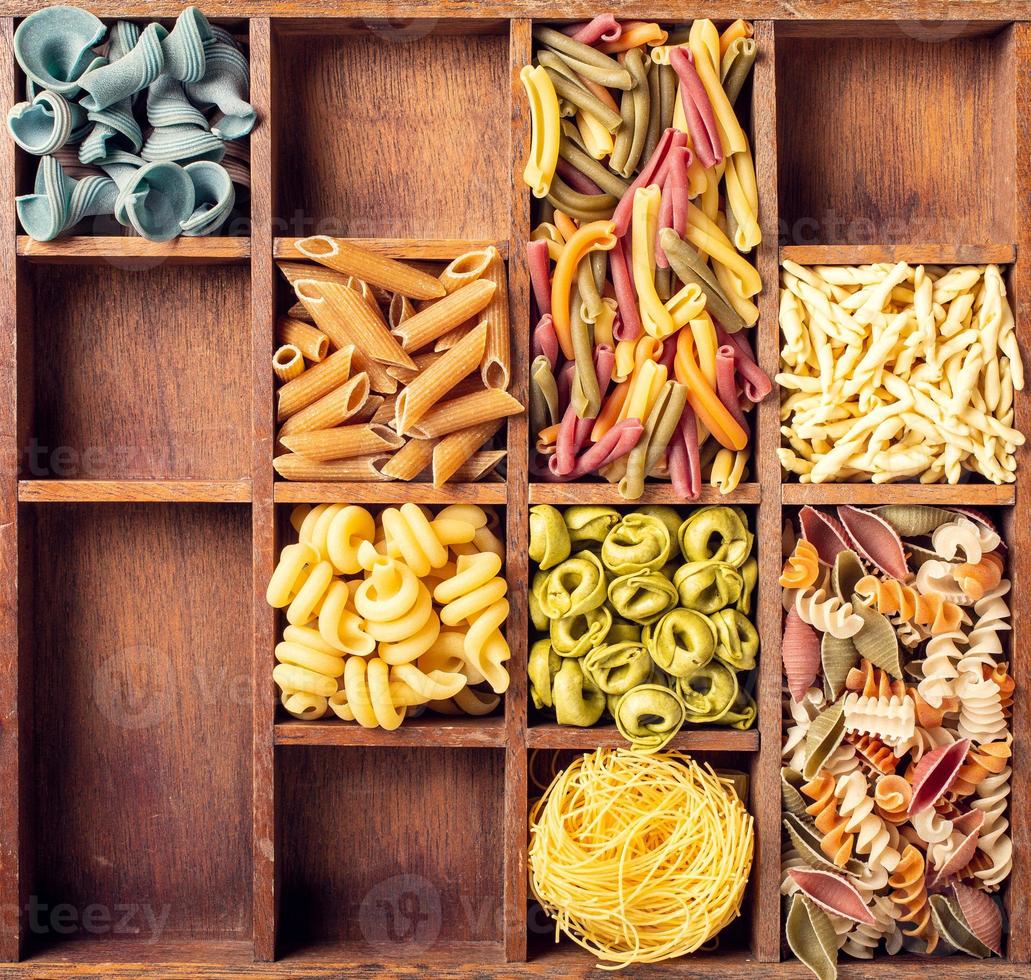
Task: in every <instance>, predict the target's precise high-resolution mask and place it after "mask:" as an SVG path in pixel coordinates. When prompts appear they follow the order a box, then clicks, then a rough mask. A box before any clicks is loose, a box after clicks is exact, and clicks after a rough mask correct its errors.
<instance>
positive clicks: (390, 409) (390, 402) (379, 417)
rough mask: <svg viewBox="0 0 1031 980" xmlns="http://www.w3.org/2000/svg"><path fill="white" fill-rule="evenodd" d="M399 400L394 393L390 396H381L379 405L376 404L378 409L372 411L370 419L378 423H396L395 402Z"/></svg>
mask: <svg viewBox="0 0 1031 980" xmlns="http://www.w3.org/2000/svg"><path fill="white" fill-rule="evenodd" d="M396 401H397V395H392V396H391V397H389V398H381V399H380V401H379V405H377V406H376V411H375V412H373V413H372V416H371V417H370V421H372V422H375V423H376V424H377V425H393V424H394V403H395V402H396Z"/></svg>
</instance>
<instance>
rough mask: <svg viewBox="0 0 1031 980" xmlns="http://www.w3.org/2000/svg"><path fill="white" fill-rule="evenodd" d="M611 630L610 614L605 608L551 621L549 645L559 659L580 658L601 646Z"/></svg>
mask: <svg viewBox="0 0 1031 980" xmlns="http://www.w3.org/2000/svg"><path fill="white" fill-rule="evenodd" d="M611 628H612V613H611V612H609V610H608V609H607V608H606V607H605V606H599V607H598V608H597V609H590V610H588V611H587V612H585V613H580V614H579V615H578V616H563V617H562V618H561V619H553V620H552V621H551V629H550V633H551V645H552V647H553V648H554V650H555V652H556V653H557V654H558V655H559V656H561V657H582V656H584V654H586V653H587V652H588V651H589V650H593V649H594V648H595V647H598V646H601V645H602V644H603V643H604V642H605V639H606V637H607V636H608V634H609V630H610V629H611Z"/></svg>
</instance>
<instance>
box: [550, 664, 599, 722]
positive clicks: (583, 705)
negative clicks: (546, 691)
mask: <svg viewBox="0 0 1031 980" xmlns="http://www.w3.org/2000/svg"><path fill="white" fill-rule="evenodd" d="M551 696H552V699H553V700H554V703H555V719H556V721H558V723H559V724H560V725H576V726H577V727H578V728H590V727H591V725H594V724H596V723H597V721H598V719H599V718H600V717H601V714H602V712H603V711H604V710H605V695H604V694H603V693H602V692H601V691H600V690H598V688H597V687H596V686H595V684H594V682H593V681H592V680H591V679H590V677H588V676H587V675H586V674H585V673H584V671H583V667H582V666H581V665H580V661H579V660H574V659H573V658H571V657H567V658H565V659H563V661H562V666H561V667H559V670H558V673H557V674H556V675H555V679H554V681H553V682H552V685H551Z"/></svg>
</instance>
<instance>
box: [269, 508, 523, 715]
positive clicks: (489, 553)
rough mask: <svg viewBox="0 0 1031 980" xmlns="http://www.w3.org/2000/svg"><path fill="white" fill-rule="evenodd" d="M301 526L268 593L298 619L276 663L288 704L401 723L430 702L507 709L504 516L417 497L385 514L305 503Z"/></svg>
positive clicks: (297, 513) (297, 711) (297, 522)
mask: <svg viewBox="0 0 1031 980" xmlns="http://www.w3.org/2000/svg"><path fill="white" fill-rule="evenodd" d="M291 524H292V525H293V527H294V529H295V530H296V531H297V534H298V539H299V540H298V541H297V542H296V543H295V544H289V545H287V546H286V547H285V548H284V549H283V552H282V555H281V557H280V561H279V564H278V565H277V567H276V569H275V571H274V572H273V574H272V577H271V579H270V581H269V587H268V590H267V598H268V601H269V603H270V604H271V605H273V606H275V607H277V608H285V609H286V618H287V621H288V623H289V625H288V626H287V627H286V628H285V630H284V634H283V642H282V643H280V644H279V645H278V646H277V648H276V659H277V661H278V663H277V665H276V667H275V669H274V671H273V679H274V680H275V682H276V683H277V684H278V685H279V687H280V689H281V690H282V698H281V700H282V704H283V707H284V708H285V710H286V711H287V712H289V713H290V714H291V715H292V716H293V717H295V718H298V719H301V720H315V719H318V718H322V717H324V716H325V715H326V714H327V712H332V713H333V714H335V715H336V716H337V717H338V718H340V719H342V720H343V721H347V722H356V723H357V724H359V725H362V726H363V727H367V728H383V729H385V730H387V731H390V730H393V729H396V728H397V727H398V726H399V725H401V724H402V722H403V721H404V719H405V717H407V716H409V715H411V714H413V713H418V712H420V711H422V710H424V706H428V707H429V708H430V709H431V710H435V711H439V712H441V713H445V714H453V713H465V714H470V715H482V714H485V713H488V712H489V711H491V710H494V709H495V708H496V707H497V705H498V698H497V695H499V694H501V693H503V692H504V691H505V690H506V689H507V688H508V682H509V675H508V670H507V669H506V666H505V664H506V663H507V661H508V659H509V657H510V651H509V648H508V644H507V642H506V640H505V637H504V634H503V632H502V626H503V625H504V622H505V620H506V619H507V617H508V601H507V599H506V597H505V596H506V593H507V585H506V583H505V580H504V579H503V578H501V577H500V575H499V574H498V573H500V571H501V569H502V565H503V557H502V556H503V547H502V546H501V544H500V541H499V539H498V538H497V536H496V535H495V534H494V532H493V530H492V529H491V528H492V525H493V526H497V521H496V518H494V517H493V515H491V514H490V513H488V512H487V511H484V510H483V509H481V508H479V507H475V506H471V505H454V506H451V507H445V508H443V509H442V510H440V511H439V512H438V513H437V514H436V515H434V514H433V512H432V511H431V510H429V508H423V507H419V506H417V505H415V504H408V503H406V504H403V505H402V506H401V507H399V508H392V507H388V508H385V509H384V510H383V511H382V512H381V513H380V515H379V516H378V518H377V517H376V516H374V515H373V514H372V513H371V512H370V511H368V510H366V509H365V508H363V507H357V506H353V505H344V504H320V505H318V506H316V507H306V506H302V507H298V508H295V510H294V512H293V513H292V514H291ZM477 542H479V544H478V543H477ZM499 551H500V552H501V554H499V553H498V552H499ZM344 576H353V577H350V578H345V577H344ZM435 597H436V598H435Z"/></svg>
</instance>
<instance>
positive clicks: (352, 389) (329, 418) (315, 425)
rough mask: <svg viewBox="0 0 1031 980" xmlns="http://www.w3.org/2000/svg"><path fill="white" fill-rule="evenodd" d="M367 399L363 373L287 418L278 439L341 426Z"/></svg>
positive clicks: (367, 387) (365, 381)
mask: <svg viewBox="0 0 1031 980" xmlns="http://www.w3.org/2000/svg"><path fill="white" fill-rule="evenodd" d="M302 377H303V375H302ZM368 397H369V376H368V375H367V374H366V373H365V372H364V371H363V372H361V373H360V374H356V375H355V376H354V377H353V378H349V379H348V380H347V381H345V382H344V383H343V384H342V385H340V387H339V388H336V389H334V390H333V391H331V392H330V393H329V394H328V395H323V396H322V397H321V398H320V399H319V400H318V401H316V402H312V404H310V405H308V406H307V407H306V408H302V409H301V410H300V411H299V412H295V413H294V414H293V415H291V416H290V417H289V418H288V419H287V420H286V421H285V422H284V423H283V425H282V426H281V428H280V430H279V438H280V439H282V438H283V436H288V435H291V434H292V433H295V432H315V431H316V430H318V429H331V428H333V426H335V425H343V423H344V422H346V421H347V420H348V419H349V418H351V417H352V416H353V415H355V414H356V413H357V412H358V411H359V409H361V407H362V406H363V405H364V404H365V402H366V400H367V399H368Z"/></svg>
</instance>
